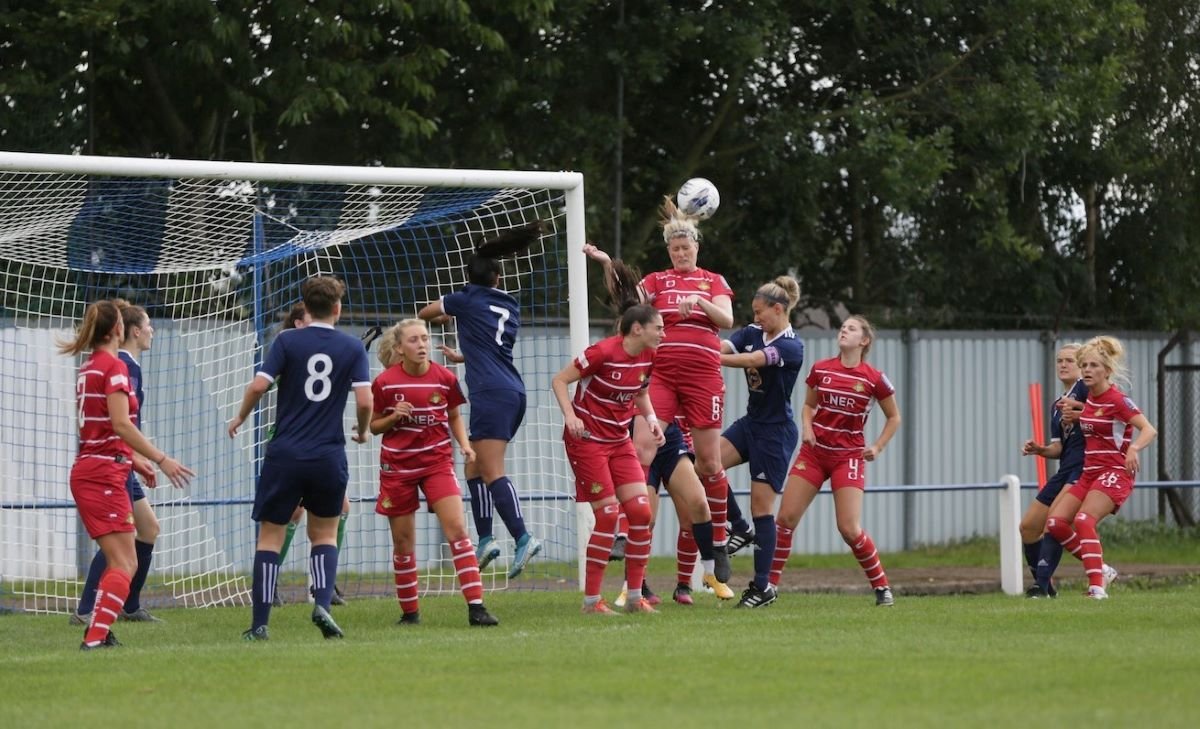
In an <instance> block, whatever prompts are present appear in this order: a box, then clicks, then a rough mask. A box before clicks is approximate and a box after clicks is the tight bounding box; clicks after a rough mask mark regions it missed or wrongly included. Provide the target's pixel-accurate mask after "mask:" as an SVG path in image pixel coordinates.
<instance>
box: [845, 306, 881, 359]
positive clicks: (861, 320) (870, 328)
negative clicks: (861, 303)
mask: <svg viewBox="0 0 1200 729" xmlns="http://www.w3.org/2000/svg"><path fill="white" fill-rule="evenodd" d="M851 319H855V320H857V321H858V325H859V326H860V327H862V331H863V339H864V340H866V342H867V343H866V344H864V345H863V350H862V358H863V361H864V362H865V361H867V352H870V351H871V345H872V344H874V343H875V325H874V324H872V323H871V322H869V321H867V317H865V316H863V315H862V314H854V315H852V316H848V317H846V321H850V320H851Z"/></svg>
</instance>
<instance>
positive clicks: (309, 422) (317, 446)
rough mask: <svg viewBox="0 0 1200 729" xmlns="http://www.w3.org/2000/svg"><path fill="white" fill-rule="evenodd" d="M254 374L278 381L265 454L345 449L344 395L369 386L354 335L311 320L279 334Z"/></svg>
mask: <svg viewBox="0 0 1200 729" xmlns="http://www.w3.org/2000/svg"><path fill="white" fill-rule="evenodd" d="M258 374H260V375H264V376H266V377H267V379H269V380H271V381H272V382H276V383H277V384H278V391H279V394H278V399H277V400H276V405H275V411H276V419H275V437H274V438H272V439H271V442H270V443H269V444H268V445H267V455H268V456H271V457H285V458H293V459H296V460H316V459H319V458H325V457H328V456H330V455H334V454H336V453H338V452H339V451H340V452H342V453H344V452H345V448H346V427H345V424H344V423H343V416H344V414H345V411H346V395H348V394H349V393H350V390H351V388H353V387H356V386H362V387H370V386H371V372H370V367H369V366H368V363H367V350H366V348H364V347H363V343H362V342H361V341H359V339H358V337H352V336H350V335H349V334H346V333H345V332H339V331H337V330H336V329H334V328H333V327H332V326H330V325H328V324H322V323H319V322H313V323H311V324H309V325H308V326H306V327H304V328H302V329H288V330H287V331H283V332H280V333H279V336H278V337H276V338H275V342H274V343H273V344H272V345H271V351H270V352H268V353H267V361H266V362H264V363H263V366H262V368H261V369H260V370H259V371H258Z"/></svg>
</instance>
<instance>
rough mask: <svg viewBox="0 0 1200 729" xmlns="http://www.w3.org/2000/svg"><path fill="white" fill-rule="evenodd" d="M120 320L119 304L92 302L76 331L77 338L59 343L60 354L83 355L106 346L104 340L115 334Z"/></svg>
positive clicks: (103, 301) (108, 300)
mask: <svg viewBox="0 0 1200 729" xmlns="http://www.w3.org/2000/svg"><path fill="white" fill-rule="evenodd" d="M120 320H121V308H120V306H118V305H117V302H115V301H112V300H111V299H100V300H99V301H94V302H92V303H91V304H89V305H88V308H87V311H85V312H84V313H83V321H82V322H81V323H80V324H79V328H78V329H77V330H75V338H74V339H71V340H66V341H61V340H60V341H59V343H58V351H59V353H60V354H82V353H83V352H86V351H87V350H89V349H95V348H96V347H98V346H100V345H101V344H104V340H105V339H108V337H109V335H111V334H112V333H113V330H114V329H116V327H117V322H118V321H120Z"/></svg>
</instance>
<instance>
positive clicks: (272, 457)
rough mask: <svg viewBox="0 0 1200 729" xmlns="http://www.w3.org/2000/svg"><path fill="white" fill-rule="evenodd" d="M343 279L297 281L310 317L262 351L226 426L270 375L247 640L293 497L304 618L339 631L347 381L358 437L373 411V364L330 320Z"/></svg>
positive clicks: (328, 633)
mask: <svg viewBox="0 0 1200 729" xmlns="http://www.w3.org/2000/svg"><path fill="white" fill-rule="evenodd" d="M344 294H345V286H344V285H343V284H342V282H341V281H339V280H337V279H336V278H333V277H332V276H313V277H312V278H309V279H308V280H306V281H305V282H304V283H303V284H302V285H301V287H300V295H301V297H302V298H303V299H304V308H305V309H306V310H308V314H309V316H310V317H312V321H311V322H309V324H308V326H305V327H303V328H301V329H290V330H288V331H284V332H281V333H280V334H279V336H278V337H276V338H275V341H274V343H272V344H271V349H270V351H269V352H268V353H267V359H266V361H265V362H263V365H262V367H261V368H260V369H259V371H258V372H257V373H255V376H254V379H253V380H252V381H251V382H250V384H249V385H248V386H247V387H246V392H245V394H244V395H243V396H242V404H241V406H240V407H239V408H238V413H237V415H236V416H234V418H233V420H230V421H229V428H228V433H229V437H230V438H233V437H235V436H236V435H237V432H238V429H239V428H240V427H241V426H242V423H244V422H245V421H246V418H248V417H249V416H250V413H251V412H252V411H253V410H254V408H255V406H257V405H258V401H259V400H261V399H262V396H263V395H264V394H265V393H266V392H267V390H268V389H270V387H271V383H273V382H276V381H278V383H279V386H278V390H279V398H278V401H277V404H276V415H277V417H276V421H275V437H274V438H272V439H271V441H270V442H269V443H268V444H267V453H266V458H264V460H263V465H262V473H261V474H260V476H259V480H258V486H257V487H256V488H255V493H254V511H253V512H252V514H251V515H252V517H253V518H254V520H255V521H257V522H258V523H259V531H258V547H257V551H255V553H254V573H253V574H254V577H253V592H252V593H251V602H252V605H253V621H252V623H251V625H250V629H249V630H247V631H245V632H244V633H242V637H243V638H244V639H245V640H267V638H268V634H267V622H268V620H269V619H270V616H271V603H272V600H273V598H274V596H275V583H276V580H277V579H278V577H279V550H280V548H282V546H283V540H284V537H285V536H286V534H287V524H288V521H289V520H290V519H291V516H292V512H294V511H295V510H296V506H297V505H298V504H299V503H300V502H301V500H303V501H304V508H305V509H307V510H308V539H309V542H310V543H311V544H312V551H311V552H310V558H309V570H310V572H311V574H312V584H313V599H314V602H315V603H316V604H315V605H314V606H313V612H312V621H313V624H314V625H316V626H317V628H319V629H320V631H321V634H322V635H324V636H325V637H326V638H341V637H342V629H341V628H340V627H339V626H338V624H337V623H336V622H334V620H333V616H332V615H330V614H329V610H330V605H331V601H332V599H333V585H334V582H335V579H336V577H337V562H338V548H337V530H338V522H339V520H340V518H341V515H342V500H343V499H344V498H345V495H346V484H347V482H348V481H349V478H350V470H349V467H348V464H347V462H346V432H345V425H344V423H343V422H342V415H343V412H344V411H345V408H346V397H347V395H349V393H350V391H351V390H353V391H354V404H355V415H356V418H357V423H356V424H355V429H354V435H353V438H354V441H355V442H356V443H365V442H366V441H367V438H368V437H369V436H368V432H367V431H368V428H369V426H370V420H371V372H370V367H369V364H368V362H367V350H366V348H365V347H364V346H363V343H362V342H361V341H359V339H358V338H357V337H353V336H351V335H349V334H346V333H345V332H339V331H337V330H336V329H335V328H334V325H336V324H337V321H338V318H339V317H341V315H342V296H343V295H344Z"/></svg>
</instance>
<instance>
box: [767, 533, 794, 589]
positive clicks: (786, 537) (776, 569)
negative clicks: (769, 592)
mask: <svg viewBox="0 0 1200 729" xmlns="http://www.w3.org/2000/svg"><path fill="white" fill-rule="evenodd" d="M793 533H794V531H793V530H792V529H788V528H787V527H785V526H784V525H782V524H780V523H779V522H775V559H773V560H771V573H770V574H769V575H767V581H768V582H770V583H771V586H772V587H779V577H780V575H782V574H783V567H784V565H786V564H787V561H788V557H789V556H791V554H792V534H793Z"/></svg>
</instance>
